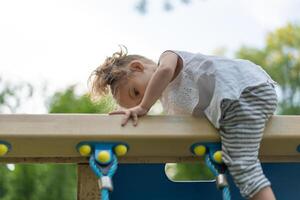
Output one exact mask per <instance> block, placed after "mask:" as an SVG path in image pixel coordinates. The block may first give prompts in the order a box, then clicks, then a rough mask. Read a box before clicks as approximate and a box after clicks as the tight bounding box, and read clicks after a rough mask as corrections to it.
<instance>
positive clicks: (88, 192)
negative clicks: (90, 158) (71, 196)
mask: <svg viewBox="0 0 300 200" xmlns="http://www.w3.org/2000/svg"><path fill="white" fill-rule="evenodd" d="M77 174H78V179H77V181H78V183H77V200H99V197H100V192H99V188H98V182H97V178H96V176H95V175H94V174H93V172H92V170H91V168H90V166H89V165H87V164H78V165H77Z"/></svg>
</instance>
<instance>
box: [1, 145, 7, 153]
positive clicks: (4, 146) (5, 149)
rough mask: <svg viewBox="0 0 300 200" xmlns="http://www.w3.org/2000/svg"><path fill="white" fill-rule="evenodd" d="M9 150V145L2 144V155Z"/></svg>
mask: <svg viewBox="0 0 300 200" xmlns="http://www.w3.org/2000/svg"><path fill="white" fill-rule="evenodd" d="M7 152H8V147H7V145H5V144H0V156H4V155H5V154H6V153H7Z"/></svg>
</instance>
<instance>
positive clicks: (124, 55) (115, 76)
mask: <svg viewBox="0 0 300 200" xmlns="http://www.w3.org/2000/svg"><path fill="white" fill-rule="evenodd" d="M122 46H123V47H124V49H125V51H124V50H123V49H122ZM122 46H121V45H119V47H120V51H117V52H115V53H113V54H112V56H110V57H106V59H105V61H104V62H103V63H102V64H101V65H100V66H99V67H97V68H96V69H95V70H94V71H93V72H92V73H91V75H90V76H89V78H88V88H89V96H90V98H91V100H92V101H98V100H99V99H100V98H101V97H103V96H106V95H107V94H109V93H110V92H111V94H114V93H115V92H116V89H117V87H118V83H120V80H126V79H128V78H129V77H130V75H131V74H132V71H131V70H130V69H129V67H128V65H129V63H130V62H131V61H133V60H140V61H143V62H144V63H153V61H152V60H150V59H148V58H146V57H144V56H141V55H135V54H134V55H128V50H127V48H126V46H124V45H122Z"/></svg>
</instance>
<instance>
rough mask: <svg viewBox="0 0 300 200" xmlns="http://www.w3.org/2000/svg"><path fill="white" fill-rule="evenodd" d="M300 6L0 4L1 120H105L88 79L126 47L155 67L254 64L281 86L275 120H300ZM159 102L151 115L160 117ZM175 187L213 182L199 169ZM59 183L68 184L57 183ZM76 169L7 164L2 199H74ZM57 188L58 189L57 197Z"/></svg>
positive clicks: (104, 103) (291, 1)
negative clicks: (167, 53) (200, 57)
mask: <svg viewBox="0 0 300 200" xmlns="http://www.w3.org/2000/svg"><path fill="white" fill-rule="evenodd" d="M299 8H300V0H265V1H261V0H160V1H154V0H122V1H117V0H110V1H101V0H97V1H96V0H88V1H81V0H59V1H58V0H51V1H50V0H48V1H41V0H27V1H21V0H10V1H0V113H6V114H8V113H27V114H30V113H34V114H36V113H39V114H40V113H107V112H109V111H111V110H113V109H114V108H115V106H116V105H115V102H114V101H113V100H112V98H111V97H110V96H108V97H106V98H104V99H102V100H101V101H100V102H97V103H92V102H91V101H90V100H89V98H88V97H87V92H88V87H87V79H88V76H89V75H90V74H91V73H92V71H93V70H94V69H95V68H96V67H97V66H99V65H100V64H101V63H102V62H103V61H104V59H105V58H106V56H110V55H111V54H112V53H113V52H115V51H117V50H119V47H118V44H124V45H126V46H127V48H128V51H129V53H130V54H141V55H144V56H146V57H149V58H151V59H153V60H155V61H157V60H158V58H159V56H160V54H161V53H162V52H163V51H164V50H166V49H176V50H186V51H191V52H201V53H203V54H214V55H221V56H226V57H230V58H243V59H249V60H251V61H252V62H254V63H256V64H259V65H261V66H262V67H263V68H264V69H265V70H266V71H267V72H268V73H269V74H270V76H271V77H272V78H273V79H274V80H275V81H277V82H278V83H279V86H278V87H277V88H276V91H277V94H278V96H279V101H280V102H279V106H278V108H277V110H276V114H281V115H285V114H288V115H299V114H300V12H299ZM161 112H162V109H161V106H160V103H159V102H157V103H156V105H155V106H154V107H153V108H152V109H151V112H150V114H161ZM166 170H167V171H168V172H169V174H168V176H169V177H171V178H174V179H175V180H198V179H210V178H211V175H210V174H209V172H208V171H207V169H206V168H205V167H204V166H203V165H202V164H200V163H198V164H192V165H191V164H179V165H178V164H170V165H168V166H167V167H166ZM57 177H60V178H59V179H58V178H57ZM76 179H77V177H76V166H75V165H63V164H58V165H54V164H43V165H31V164H18V165H15V164H7V165H0V199H3V200H28V199H30V200H37V199H43V200H47V199H49V200H50V199H51V200H53V199H61V200H71V199H72V200H74V199H76ZM49 191H51V192H49Z"/></svg>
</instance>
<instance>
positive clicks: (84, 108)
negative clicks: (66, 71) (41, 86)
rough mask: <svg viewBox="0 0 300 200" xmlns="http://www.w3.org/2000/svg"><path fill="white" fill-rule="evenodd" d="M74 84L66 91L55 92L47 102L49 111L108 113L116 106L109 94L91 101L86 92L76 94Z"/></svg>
mask: <svg viewBox="0 0 300 200" xmlns="http://www.w3.org/2000/svg"><path fill="white" fill-rule="evenodd" d="M75 88H76V86H75V85H72V86H70V87H69V88H67V89H66V91H62V92H56V93H55V94H54V95H53V96H52V97H51V99H50V102H49V103H48V104H49V106H48V110H49V113H108V112H109V111H112V110H113V109H114V107H115V106H116V105H115V103H114V101H113V100H112V97H111V96H109V95H108V96H106V97H103V98H102V99H101V101H98V102H96V103H93V102H92V101H91V100H90V98H89V95H88V94H84V95H76V94H75Z"/></svg>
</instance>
